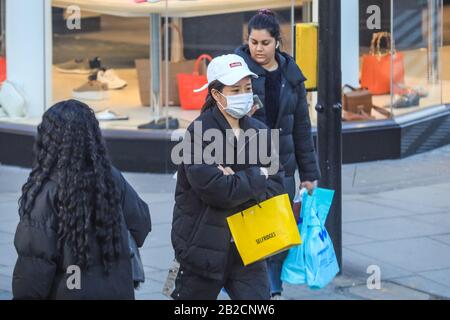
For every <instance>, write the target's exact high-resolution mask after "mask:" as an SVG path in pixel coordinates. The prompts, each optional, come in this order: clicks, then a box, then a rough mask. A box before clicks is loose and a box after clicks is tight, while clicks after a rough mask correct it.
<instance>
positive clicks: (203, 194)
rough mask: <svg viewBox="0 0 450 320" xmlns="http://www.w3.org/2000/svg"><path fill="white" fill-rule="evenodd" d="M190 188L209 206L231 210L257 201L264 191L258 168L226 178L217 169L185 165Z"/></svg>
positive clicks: (264, 181)
mask: <svg viewBox="0 0 450 320" xmlns="http://www.w3.org/2000/svg"><path fill="white" fill-rule="evenodd" d="M185 170H186V177H187V179H188V181H189V184H190V185H191V187H192V188H193V189H194V191H195V192H196V193H197V194H198V195H199V197H200V198H201V199H202V200H203V201H204V202H205V203H207V204H208V205H210V206H212V207H217V208H222V209H232V208H235V207H237V206H240V205H242V204H244V203H246V202H248V201H250V200H252V199H258V198H259V197H260V196H261V194H263V193H264V192H265V190H266V188H267V179H266V177H265V176H264V174H262V173H261V168H260V167H251V168H248V169H246V170H243V171H239V172H236V173H235V174H234V175H229V176H226V175H224V174H223V173H222V171H221V170H220V169H219V168H218V167H217V166H216V165H207V164H193V165H185Z"/></svg>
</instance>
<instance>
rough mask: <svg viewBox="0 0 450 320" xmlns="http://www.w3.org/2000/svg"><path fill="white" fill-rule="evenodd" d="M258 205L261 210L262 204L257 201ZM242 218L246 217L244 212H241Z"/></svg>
mask: <svg viewBox="0 0 450 320" xmlns="http://www.w3.org/2000/svg"><path fill="white" fill-rule="evenodd" d="M256 205H257V206H258V207H259V208H260V209H262V206H261V204H260V203H259V202H258V201H257V202H256ZM241 216H242V218H243V217H244V211H241Z"/></svg>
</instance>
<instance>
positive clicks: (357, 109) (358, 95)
mask: <svg viewBox="0 0 450 320" xmlns="http://www.w3.org/2000/svg"><path fill="white" fill-rule="evenodd" d="M345 88H348V89H350V90H351V91H349V92H343V94H342V107H343V109H344V110H345V111H348V112H352V113H356V114H360V113H362V111H364V113H366V114H368V115H370V114H371V112H372V107H373V104H372V94H371V93H370V91H369V90H367V89H364V88H359V89H356V88H354V87H352V86H350V85H345V86H344V89H345Z"/></svg>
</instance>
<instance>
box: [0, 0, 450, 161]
mask: <svg viewBox="0 0 450 320" xmlns="http://www.w3.org/2000/svg"><path fill="white" fill-rule="evenodd" d="M11 1H12V0H11ZM42 1H43V3H45V4H46V5H47V7H45V8H46V9H43V12H44V14H43V16H44V17H40V18H39V19H36V21H37V22H38V23H42V24H44V27H43V30H44V34H41V33H40V32H41V31H39V32H38V31H36V30H37V29H38V28H36V30H33V31H34V33H33V37H35V39H34V40H36V39H37V40H36V41H41V40H40V38H42V43H44V45H43V48H40V52H41V53H42V54H43V53H44V52H50V53H51V54H50V55H48V54H46V53H45V57H50V56H51V60H52V63H46V62H43V61H45V59H37V58H36V60H35V61H34V60H33V62H29V61H28V64H27V66H26V68H25V67H23V68H22V66H21V65H20V64H21V61H19V60H20V59H19V58H17V57H19V55H11V56H14V57H16V59H15V61H14V63H13V64H11V63H10V65H11V66H12V65H14V67H15V68H14V72H12V73H13V74H12V75H13V76H14V77H13V78H14V79H13V80H14V81H15V82H16V83H13V84H14V85H16V84H17V85H18V89H22V88H23V89H24V91H23V93H24V95H25V97H26V99H25V100H27V101H28V102H32V101H38V100H39V99H42V98H41V97H40V96H39V94H41V91H46V90H48V92H47V95H46V97H50V99H48V100H46V101H47V102H46V103H40V101H41V100H39V103H35V104H36V105H35V106H34V107H33V110H34V111H33V117H30V116H28V117H24V118H17V117H16V118H11V117H8V115H7V114H6V115H5V114H1V115H0V122H3V123H5V122H7V123H11V122H13V123H20V124H25V125H30V126H36V125H37V124H38V123H39V121H40V116H39V115H40V114H41V113H42V111H43V110H44V109H45V108H49V107H50V106H51V105H52V104H54V103H56V102H58V101H61V100H65V99H70V98H75V99H79V100H81V101H84V102H86V103H87V104H88V105H89V106H91V107H92V108H93V109H94V110H95V112H96V113H97V117H98V119H99V120H100V123H101V127H102V128H103V129H108V130H109V129H110V130H112V131H114V130H117V132H119V133H118V134H119V135H120V134H121V132H127V134H128V132H134V133H136V132H137V135H138V136H139V137H143V136H144V135H146V134H147V135H151V134H154V133H155V132H163V135H159V136H158V137H164V139H167V138H166V137H168V136H169V137H170V133H171V130H172V129H177V128H181V129H183V128H186V127H187V126H188V125H189V124H190V123H191V122H192V121H193V120H194V119H195V118H196V117H197V116H198V115H199V114H200V108H201V106H202V101H203V100H202V99H204V96H205V95H206V92H205V91H203V92H201V93H200V94H194V92H193V89H195V88H199V87H201V86H202V84H203V83H205V82H206V66H207V63H208V60H209V59H210V58H214V57H216V56H218V55H221V54H225V53H232V52H234V50H235V49H236V48H238V47H239V46H241V45H243V44H245V43H246V41H247V25H248V21H249V20H250V18H251V17H252V16H253V15H254V14H255V13H256V12H257V11H258V10H259V9H261V8H268V9H271V10H272V11H274V12H275V13H276V15H277V18H278V20H279V21H280V23H281V33H282V43H281V50H282V51H285V52H287V53H288V54H290V55H293V56H294V57H295V58H296V60H297V62H299V59H301V58H300V57H301V56H303V55H300V54H298V48H297V47H298V44H299V43H300V44H303V43H305V40H304V39H303V38H301V33H299V32H298V30H299V27H298V25H299V24H301V23H317V22H318V3H319V0H295V1H294V0H279V1H270V0H259V1H255V0H239V1H238V0H223V1H220V2H219V1H208V0H193V1H182V0H165V1H164V0H161V1H121V0H92V1H78V0H42ZM6 2H8V1H6ZM11 3H16V2H11ZM17 3H19V2H17ZM4 4H5V0H0V5H1V14H2V15H4V14H5V9H4ZM341 5H342V6H344V5H345V7H344V9H343V11H342V12H343V16H342V17H343V19H342V26H343V29H342V30H345V31H343V35H344V37H343V45H342V52H341V58H342V61H343V67H342V73H343V83H342V85H343V89H342V90H343V100H344V103H343V107H344V108H343V135H344V138H343V139H344V140H345V139H347V138H346V137H345V136H346V134H347V133H349V136H350V135H351V134H353V131H352V130H355V128H356V129H357V130H358V131H360V132H362V131H364V130H366V128H368V129H367V130H366V131H367V132H369V131H370V130H369V129H370V128H374V127H377V128H378V129H377V130H380V131H382V130H384V129H383V128H381V127H383V126H391V127H392V126H396V127H395V130H397V129H398V130H401V128H400V126H401V123H402V121H403V122H404V119H413V118H420V117H422V118H424V117H425V116H428V115H429V114H430V113H433V112H434V110H435V109H439V108H440V110H441V112H442V110H443V109H445V110H446V108H447V107H445V105H446V104H447V103H450V0H351V1H350V0H348V1H346V0H342V2H341ZM350 6H351V7H352V8H353V7H354V8H353V9H352V10H349V7H350ZM12 11H13V12H16V11H17V12H18V11H19V9H17V8H16V7H14V9H12ZM28 11H30V12H28V14H30V16H31V15H32V14H33V12H31V11H32V10H28ZM50 11H51V12H50ZM349 11H351V13H348V12H349ZM358 11H359V15H358ZM47 12H48V13H47ZM346 14H347V17H346V16H345V15H346ZM47 15H48V16H47ZM36 16H37V15H36ZM350 16H351V17H352V18H351V19H349V17H350ZM7 18H8V17H7ZM350 20H351V21H350ZM4 21H5V19H4V17H3V16H0V22H1V24H0V26H3V25H4ZM12 26H13V28H17V30H19V27H18V25H17V24H12ZM47 27H48V30H50V29H51V33H50V32H48V33H45V32H46V30H47V29H46V28H47ZM17 30H15V31H16V32H17ZM39 30H40V29H39ZM1 32H2V33H1V38H0V40H1V47H0V50H1V51H0V63H2V62H4V61H5V55H6V53H5V50H4V49H5V48H4V28H3V27H1ZM50 34H51V35H50ZM20 36H21V38H20V39H21V40H20V41H17V42H20V43H21V45H18V46H15V48H17V49H14V50H16V51H20V52H21V54H23V51H24V48H26V47H27V45H26V42H27V41H26V40H24V39H26V35H24V34H20ZM10 44H11V43H10ZM22 44H24V45H22ZM11 47H12V46H8V48H11ZM303 47H305V48H306V49H305V50H309V48H308V46H303ZM10 50H12V49H10ZM14 50H13V51H14ZM310 56H311V55H310ZM48 59H49V58H48ZM41 61H42V62H41ZM10 62H11V61H10ZM39 63H43V65H39ZM299 63H300V62H299ZM318 63H319V64H320V61H319V62H318ZM34 65H36V66H34ZM0 67H1V65H0ZM33 67H35V69H36V70H32V71H33V72H34V73H35V74H36V75H38V76H35V78H36V79H37V80H34V81H33V83H30V81H28V82H27V83H26V85H23V84H22V83H20V82H21V80H22V79H27V76H28V75H27V74H28V73H29V70H30V69H32V68H33ZM302 68H303V67H302ZM303 69H305V68H303ZM0 70H4V68H1V69H0ZM11 70H12V69H11ZM43 70H45V72H44V73H45V77H42V75H41V73H42V71H43ZM22 73H23V74H22ZM0 76H1V75H0ZM306 76H307V77H308V78H311V76H309V75H308V74H306ZM46 77H48V78H50V79H51V81H48V82H47V78H46ZM40 78H42V81H41V80H39V79H40ZM349 79H351V80H349ZM10 80H11V79H10ZM38 80H39V81H38ZM14 81H13V82H14ZM42 83H45V84H42ZM346 84H349V85H350V86H345V85H346ZM352 88H353V89H352ZM19 92H20V90H19ZM202 95H203V96H202ZM35 97H38V98H39V99H37V98H35ZM262 102H263V103H265V101H262ZM308 102H309V111H310V117H311V121H312V125H313V127H317V112H316V110H315V107H316V103H317V92H316V90H314V89H312V90H310V91H309V92H308ZM43 105H45V108H44V107H42V106H43ZM30 109H32V108H30ZM36 110H37V111H36ZM141 129H158V130H156V131H149V130H141ZM386 130H387V129H386ZM313 131H315V128H313ZM448 131H450V129H448ZM141 133H142V134H141ZM139 134H141V135H139ZM164 134H165V135H164ZM411 134H412V133H411ZM430 135H431V133H430ZM421 137H422V138H421V139H422V140H423V141H425V140H426V137H423V136H422V135H421ZM394 138H395V139H396V140H395V141H392V142H390V145H395V146H392V147H389V148H388V149H389V150H388V151H386V152H384V151H383V152H382V153H383V154H382V155H378V154H377V155H375V156H367V155H366V153H367V152H366V151H364V150H365V149H364V148H360V147H358V148H353V149H355V150H356V149H358V150H359V149H361V152H360V154H358V155H355V157H352V158H351V159H352V160H351V161H358V160H360V161H366V160H367V159H372V160H373V159H376V160H378V159H383V157H384V154H386V153H388V152H391V155H389V157H390V158H392V157H393V158H395V157H398V155H399V154H402V153H401V152H397V150H398V149H399V148H401V147H402V142H401V141H400V140H401V139H402V135H401V134H398V135H396V136H395V137H394ZM161 139H162V138H161ZM352 139H354V138H353V137H352ZM358 139H359V140H358V141H362V142H364V143H366V142H365V141H367V140H366V138H364V137H362V136H361V137H360V138H358ZM392 139H393V138H392ZM411 139H412V138H411ZM169 140H170V138H169ZM351 141H352V142H351V143H348V144H347V145H350V144H353V143H355V142H354V141H355V140H351ZM442 141H444V142H445V141H447V140H446V138H445V137H444V138H442V139H441V140H439V143H437V144H436V146H438V145H441V144H442V143H444V142H442ZM165 143H166V142H164V143H161V145H163V146H164V148H166V149H164V150H168V148H169V147H167V146H166V145H165ZM344 147H345V143H344ZM368 149H369V151H371V150H374V149H379V148H378V147H377V148H372V147H370V148H369V147H368ZM392 150H395V151H392ZM420 150H422V149H420ZM119 153H120V152H119ZM344 159H345V152H344ZM353 159H356V160H353Z"/></svg>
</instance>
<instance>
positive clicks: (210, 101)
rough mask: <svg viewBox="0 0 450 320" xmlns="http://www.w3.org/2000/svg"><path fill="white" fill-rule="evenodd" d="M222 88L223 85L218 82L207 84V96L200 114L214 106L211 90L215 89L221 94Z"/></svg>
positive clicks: (214, 101)
mask: <svg viewBox="0 0 450 320" xmlns="http://www.w3.org/2000/svg"><path fill="white" fill-rule="evenodd" d="M223 88H225V85H224V84H223V83H222V82H220V81H218V80H214V81H213V82H211V83H210V84H209V86H208V95H207V96H206V99H205V104H204V105H203V107H202V113H203V112H205V111H207V110H208V109H211V108H213V107H214V106H215V105H216V100H215V99H214V98H213V96H212V93H211V91H212V90H213V89H216V90H217V91H219V92H222V91H223Z"/></svg>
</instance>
